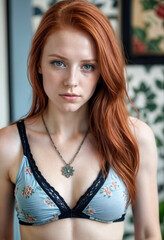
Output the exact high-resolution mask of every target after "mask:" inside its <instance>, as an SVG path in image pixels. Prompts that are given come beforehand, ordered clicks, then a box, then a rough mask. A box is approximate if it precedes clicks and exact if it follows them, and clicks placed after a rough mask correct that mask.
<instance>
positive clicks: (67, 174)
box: [42, 115, 89, 178]
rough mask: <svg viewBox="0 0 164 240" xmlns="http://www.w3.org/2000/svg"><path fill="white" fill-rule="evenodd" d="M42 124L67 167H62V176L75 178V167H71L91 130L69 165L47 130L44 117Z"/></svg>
mask: <svg viewBox="0 0 164 240" xmlns="http://www.w3.org/2000/svg"><path fill="white" fill-rule="evenodd" d="M42 122H43V124H44V127H45V129H46V132H47V134H48V136H49V139H50V141H51V143H52V145H53V146H54V148H55V150H56V152H57V153H58V155H59V157H60V158H61V160H62V161H63V162H64V164H65V166H64V167H62V169H61V172H62V174H63V175H64V176H65V177H67V178H69V177H70V176H73V174H74V171H75V170H74V169H73V167H71V166H70V165H71V163H73V161H74V160H75V158H76V157H77V155H78V153H79V152H80V149H81V147H82V145H83V143H84V141H85V139H86V137H87V135H88V132H89V128H88V130H87V131H86V133H85V136H84V138H83V140H82V142H81V143H80V146H79V147H78V150H77V152H76V153H75V155H74V157H73V158H72V160H71V161H70V163H67V162H66V161H65V160H64V158H63V157H62V155H61V153H60V152H59V150H58V148H57V146H56V145H55V143H54V141H53V140H52V137H51V135H50V132H49V130H48V128H47V125H46V123H45V120H44V118H43V115H42Z"/></svg>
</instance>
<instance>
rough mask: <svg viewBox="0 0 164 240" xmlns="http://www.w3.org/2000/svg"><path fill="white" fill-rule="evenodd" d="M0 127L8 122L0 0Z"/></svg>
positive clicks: (4, 30) (4, 21)
mask: <svg viewBox="0 0 164 240" xmlns="http://www.w3.org/2000/svg"><path fill="white" fill-rule="evenodd" d="M0 33H1V37H0V53H1V54H0V116H1V117H0V128H2V127H4V126H6V125H7V124H8V123H9V92H8V90H9V86H8V71H7V70H8V69H7V67H8V51H7V17H6V1H5V0H1V1H0Z"/></svg>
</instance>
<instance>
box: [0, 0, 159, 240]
mask: <svg viewBox="0 0 164 240" xmlns="http://www.w3.org/2000/svg"><path fill="white" fill-rule="evenodd" d="M124 67H125V63H124V61H123V57H122V54H121V52H120V50H119V46H118V43H117V40H116V37H115V34H114V32H113V29H112V27H111V25H110V23H109V22H108V19H106V17H104V15H103V14H102V13H101V12H100V11H99V10H98V9H97V8H96V7H95V6H93V5H92V4H90V3H88V2H86V1H84V0H74V1H72V0H68V1H62V2H60V3H57V4H55V5H53V6H52V7H51V8H50V9H49V10H48V11H47V12H46V13H45V15H44V16H43V19H42V21H41V23H40V25H39V27H38V30H37V31H36V33H35V36H34V39H33V42H32V47H31V51H30V54H29V76H30V81H31V85H32V88H33V103H32V108H31V110H30V113H29V114H28V116H27V117H26V118H25V119H24V120H21V121H19V122H17V123H16V124H12V125H11V126H9V127H7V128H4V129H2V130H1V132H0V142H1V144H0V156H1V157H0V162H1V169H0V180H1V181H0V186H1V192H2V193H3V194H1V198H0V212H1V217H0V237H1V239H5V240H6V239H12V213H13V203H14V195H15V200H16V210H17V215H18V219H19V223H20V232H21V239H22V240H28V239H30V240H31V239H35V240H36V239H39V240H42V239H46V240H59V239H61V240H64V239H67V240H76V239H78V240H84V239H94V240H100V239H101V240H107V239H110V240H115V239H119V240H121V239H122V237H123V229H124V219H125V215H126V211H127V207H128V205H129V204H132V207H133V217H134V227H135V239H137V240H140V239H152V240H153V239H154V240H155V239H159V240H160V239H161V236H160V230H159V222H158V197H157V184H156V173H157V153H156V147H155V141H154V137H153V134H152V131H151V130H150V128H149V127H148V126H147V125H146V124H145V123H143V122H141V121H139V120H137V119H135V118H132V117H129V116H128V111H127V107H126V102H125V101H126V97H128V95H127V92H126V86H125V85H126V84H125V78H124ZM9 149H10V151H9ZM13 192H15V193H13Z"/></svg>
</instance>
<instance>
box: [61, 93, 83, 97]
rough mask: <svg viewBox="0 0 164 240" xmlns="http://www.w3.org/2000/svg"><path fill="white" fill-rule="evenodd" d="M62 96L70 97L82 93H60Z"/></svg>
mask: <svg viewBox="0 0 164 240" xmlns="http://www.w3.org/2000/svg"><path fill="white" fill-rule="evenodd" d="M59 95H60V96H68V97H79V96H80V95H78V94H75V93H64V94H59Z"/></svg>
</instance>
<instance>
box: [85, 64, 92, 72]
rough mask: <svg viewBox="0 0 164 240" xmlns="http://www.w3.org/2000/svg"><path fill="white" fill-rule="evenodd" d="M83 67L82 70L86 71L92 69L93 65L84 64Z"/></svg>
mask: <svg viewBox="0 0 164 240" xmlns="http://www.w3.org/2000/svg"><path fill="white" fill-rule="evenodd" d="M83 68H84V70H86V71H91V70H93V69H94V66H93V65H91V64H85V65H84V66H83Z"/></svg>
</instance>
